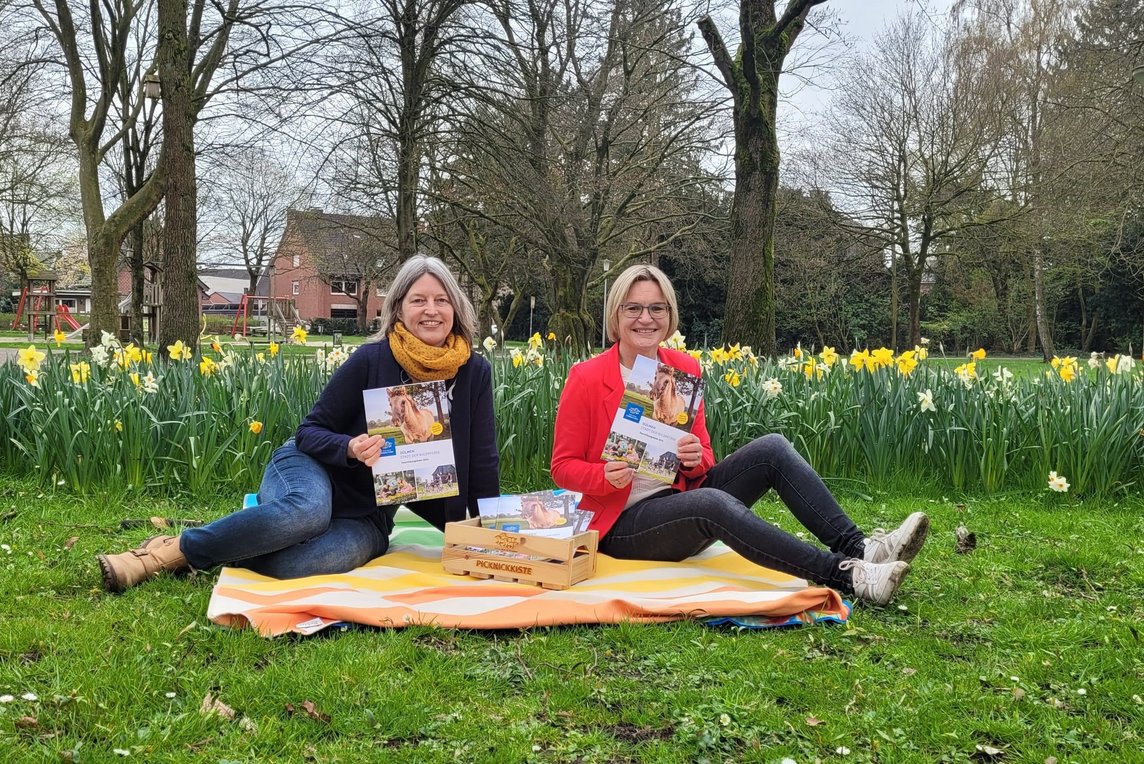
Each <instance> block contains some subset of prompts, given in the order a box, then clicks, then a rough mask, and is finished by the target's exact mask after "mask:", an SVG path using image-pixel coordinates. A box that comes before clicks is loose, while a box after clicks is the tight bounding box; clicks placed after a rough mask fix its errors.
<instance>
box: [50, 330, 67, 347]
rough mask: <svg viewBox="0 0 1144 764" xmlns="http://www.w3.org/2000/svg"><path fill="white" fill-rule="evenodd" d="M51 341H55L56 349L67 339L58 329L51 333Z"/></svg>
mask: <svg viewBox="0 0 1144 764" xmlns="http://www.w3.org/2000/svg"><path fill="white" fill-rule="evenodd" d="M52 339H53V340H55V341H56V347H59V346H60V345H62V344H64V340H66V339H67V335H66V334H64V333H63V332H61V331H60V330H59V329H56V330H55V331H54V332H52Z"/></svg>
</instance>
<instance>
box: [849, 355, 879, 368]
mask: <svg viewBox="0 0 1144 764" xmlns="http://www.w3.org/2000/svg"><path fill="white" fill-rule="evenodd" d="M850 365H851V366H853V367H854V371H862V369H865V370H866V371H873V370H874V359H873V358H872V357H871V356H870V351H869V350H861V351H858V350H855V351H854V352H852V353H851V354H850Z"/></svg>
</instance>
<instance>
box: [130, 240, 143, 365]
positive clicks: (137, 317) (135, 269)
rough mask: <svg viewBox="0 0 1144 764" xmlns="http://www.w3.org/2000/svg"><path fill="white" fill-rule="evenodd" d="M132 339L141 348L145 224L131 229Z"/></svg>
mask: <svg viewBox="0 0 1144 764" xmlns="http://www.w3.org/2000/svg"><path fill="white" fill-rule="evenodd" d="M131 339H132V340H133V341H134V342H135V344H136V345H139V346H140V347H142V346H143V344H144V343H145V342H146V339H147V338H146V336H145V335H144V333H143V223H139V224H138V225H137V226H135V227H134V228H132V229H131Z"/></svg>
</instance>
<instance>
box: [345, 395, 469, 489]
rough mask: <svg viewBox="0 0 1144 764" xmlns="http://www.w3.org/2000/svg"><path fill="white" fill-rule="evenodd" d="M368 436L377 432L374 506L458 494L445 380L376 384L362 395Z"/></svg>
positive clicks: (455, 460)
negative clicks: (377, 445)
mask: <svg viewBox="0 0 1144 764" xmlns="http://www.w3.org/2000/svg"><path fill="white" fill-rule="evenodd" d="M362 395H363V397H364V398H365V420H366V425H367V427H368V429H369V434H370V435H380V436H382V437H383V438H384V439H385V440H384V442H383V443H382V444H381V456H380V458H378V460H377V461H376V462H374V464H373V489H374V493H375V494H376V496H377V503H378V506H382V505H386V504H403V503H405V502H409V501H423V500H425V499H439V498H442V497H445V496H456V495H457V494H458V493H459V489H458V486H457V466H456V465H457V459H456V457H455V456H454V455H453V432H452V429H451V428H450V426H449V397H448V395H446V393H445V383H444V382H418V383H415V384H408V385H394V386H392V387H376V388H373V389H370V390H366V391H364V392H363V393H362Z"/></svg>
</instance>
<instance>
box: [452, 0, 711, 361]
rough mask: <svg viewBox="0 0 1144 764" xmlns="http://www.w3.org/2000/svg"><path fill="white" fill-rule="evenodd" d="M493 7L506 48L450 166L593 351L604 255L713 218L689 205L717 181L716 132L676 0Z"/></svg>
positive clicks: (576, 343)
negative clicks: (711, 167)
mask: <svg viewBox="0 0 1144 764" xmlns="http://www.w3.org/2000/svg"><path fill="white" fill-rule="evenodd" d="M490 7H491V11H492V14H493V17H494V18H493V21H494V22H495V24H496V28H497V29H498V31H499V36H498V38H497V43H498V44H497V45H496V46H495V47H492V48H491V49H490V50H489V51H488V55H487V56H486V57H485V58H484V62H485V64H484V68H482V69H480V70H479V71H478V74H479V75H480V76H481V77H482V78H483V82H484V83H485V87H484V88H483V92H482V97H481V98H479V99H474V101H473V104H474V107H473V113H472V115H471V117H470V118H468V119H467V120H466V121H465V122H464V124H463V125H462V126H461V127H462V128H463V130H464V131H465V134H464V137H463V140H462V141H461V142H460V144H461V150H460V151H459V152H458V156H461V157H463V161H457V162H453V163H451V164H450V165H448V166H446V167H443V168H441V171H442V173H443V174H444V175H445V176H446V180H447V181H448V182H449V183H450V184H454V185H455V186H456V188H457V189H458V191H457V192H456V193H455V194H454V196H453V199H452V203H453V204H454V205H455V206H456V207H458V208H459V209H461V210H462V211H463V213H464V215H465V216H469V217H470V218H482V219H483V220H485V221H488V222H491V223H494V224H495V225H497V226H500V227H501V228H502V229H503V230H504V231H505V233H506V234H507V235H506V236H503V237H502V239H501V240H502V241H505V242H512V243H513V246H512V248H509V247H507V246H506V247H502V248H501V252H502V253H505V254H507V253H509V252H522V253H524V254H525V255H526V256H527V257H528V258H529V259H530V261H531V262H532V263H534V264H535V265H534V266H533V267H534V268H536V269H541V270H543V272H544V274H545V276H546V277H547V279H548V283H549V294H548V302H549V305H550V307H551V309H552V311H551V314H550V318H549V325H548V329H549V330H550V331H552V332H554V333H555V334H556V336H557V337H559V338H560V339H561V340H564V341H567V342H569V343H570V344H571V345H572V346H573V347H577V348H582V349H587V348H588V347H589V346H590V344H591V342H592V340H593V337H594V336H595V335H596V333H597V331H598V329H597V327H598V325H597V323H596V321H595V319H594V317H593V316H592V315H590V314H589V312H588V310H587V301H588V294H589V292H590V291H591V290H592V289H593V287H594V286H595V285H597V284H599V282H600V281H601V279H602V278H603V270H602V262H603V260H604V259H609V260H610V261H611V263H612V265H613V267H614V268H619V267H622V266H623V265H625V264H626V263H628V262H631V261H633V260H645V259H648V258H654V257H655V256H657V254H658V253H661V252H665V251H667V250H669V249H670V248H671V247H672V246H673V245H674V244H676V243H678V242H680V241H681V240H686V239H688V237H690V236H692V235H693V234H694V232H695V231H696V230H697V228H698V227H701V226H702V225H703V224H704V223H705V221H706V213H705V211H701V210H697V209H696V208H695V207H693V206H690V205H689V204H688V199H689V198H691V197H692V196H694V195H697V193H698V191H699V190H700V189H702V188H704V187H706V186H708V185H711V184H712V183H713V182H714V181H713V178H712V174H711V173H710V172H709V171H705V170H704V169H702V167H701V166H700V164H699V157H701V156H704V155H705V154H706V153H707V150H708V149H709V148H710V146H711V143H712V141H714V140H715V139H716V136H713V135H712V132H711V130H710V129H709V127H710V120H711V112H712V108H711V102H710V101H709V100H707V101H705V100H704V99H703V98H702V97H701V95H700V91H699V88H698V86H697V80H698V77H697V75H696V73H695V70H694V69H693V68H691V67H690V66H689V65H688V63H687V54H688V50H689V40H688V39H687V36H686V34H685V33H684V29H685V26H686V24H687V23H688V22H687V21H686V19H685V18H684V16H683V15H682V13H681V12H680V11H679V9H678V8H677V7H675V6H673V5H667V6H665V5H664V4H662V3H654V2H645V1H644V0H631V1H630V2H617V3H597V2H593V0H582V1H580V2H571V3H557V2H549V1H547V0H529V1H528V2H524V3H520V4H516V3H513V2H507V1H506V2H496V3H493V4H492V5H491V6H490ZM490 34H491V32H490ZM475 90H476V88H475V87H474V91H475ZM466 200H469V201H466ZM503 261H504V260H503V258H501V260H500V262H501V263H503ZM489 283H490V284H492V283H495V281H494V280H493V279H489ZM518 294H519V290H518ZM520 297H521V298H523V295H520Z"/></svg>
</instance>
